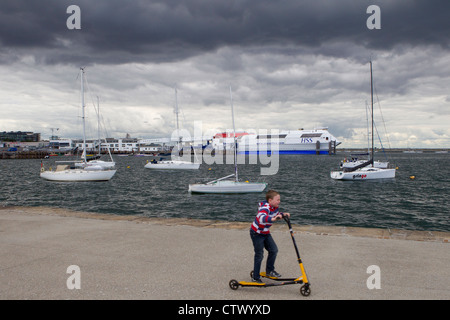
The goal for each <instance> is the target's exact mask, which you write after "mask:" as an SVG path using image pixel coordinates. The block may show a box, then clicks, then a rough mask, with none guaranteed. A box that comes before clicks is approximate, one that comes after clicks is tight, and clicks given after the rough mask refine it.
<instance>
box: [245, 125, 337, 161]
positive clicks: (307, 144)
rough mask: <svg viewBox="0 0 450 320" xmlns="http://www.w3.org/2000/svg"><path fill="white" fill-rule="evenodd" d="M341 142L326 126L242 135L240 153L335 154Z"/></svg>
mask: <svg viewBox="0 0 450 320" xmlns="http://www.w3.org/2000/svg"><path fill="white" fill-rule="evenodd" d="M339 144H341V142H340V141H338V140H337V139H336V138H335V137H334V136H333V135H332V134H331V133H330V132H329V131H328V128H326V127H324V128H314V129H313V130H304V129H299V130H287V131H280V132H279V133H278V134H266V135H259V134H247V135H242V136H241V137H240V139H239V141H238V154H259V153H266V154H271V153H272V152H277V153H278V154H335V153H336V147H337V146H338V145H339ZM272 149H273V150H272Z"/></svg>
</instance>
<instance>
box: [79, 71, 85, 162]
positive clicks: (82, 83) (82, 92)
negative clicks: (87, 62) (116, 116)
mask: <svg viewBox="0 0 450 320" xmlns="http://www.w3.org/2000/svg"><path fill="white" fill-rule="evenodd" d="M80 70H81V76H80V79H81V110H82V117H81V118H82V120H83V156H82V157H83V161H84V163H86V123H85V114H84V108H85V106H84V79H83V76H84V68H80Z"/></svg>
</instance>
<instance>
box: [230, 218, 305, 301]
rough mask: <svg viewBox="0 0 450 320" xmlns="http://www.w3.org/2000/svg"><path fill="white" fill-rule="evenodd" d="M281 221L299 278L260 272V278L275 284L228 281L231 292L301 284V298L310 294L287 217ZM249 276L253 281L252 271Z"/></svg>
mask: <svg viewBox="0 0 450 320" xmlns="http://www.w3.org/2000/svg"><path fill="white" fill-rule="evenodd" d="M283 219H284V220H285V221H286V223H287V225H288V227H289V232H290V234H291V238H292V242H293V243H294V248H295V252H296V253H297V262H298V265H299V266H300V271H301V274H302V275H301V276H300V277H298V278H276V277H271V276H269V275H267V274H266V273H265V272H261V273H260V276H261V277H263V278H267V279H271V280H274V281H276V282H273V283H266V282H263V283H258V282H249V281H237V280H234V279H233V280H230V282H229V285H230V288H231V289H232V290H237V289H238V288H239V287H240V286H241V287H258V288H267V287H277V286H284V285H288V284H303V286H301V287H300V293H301V295H302V296H304V297H307V296H309V295H310V294H311V288H310V283H309V281H308V277H307V276H306V272H305V268H304V267H303V262H302V259H301V258H300V253H299V252H298V247H297V244H296V242H295V238H294V231H293V230H292V225H291V222H290V220H289V218H288V217H283ZM250 276H251V277H252V279H253V271H252V272H250Z"/></svg>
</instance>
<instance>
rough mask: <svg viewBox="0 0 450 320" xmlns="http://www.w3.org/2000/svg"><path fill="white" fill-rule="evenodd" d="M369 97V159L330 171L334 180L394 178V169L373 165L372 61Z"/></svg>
mask: <svg viewBox="0 0 450 320" xmlns="http://www.w3.org/2000/svg"><path fill="white" fill-rule="evenodd" d="M370 89H371V90H370V95H371V102H372V104H371V105H372V110H371V118H372V133H371V135H372V148H371V152H370V159H369V160H368V161H366V162H363V163H361V164H357V165H355V166H353V167H350V168H345V167H344V168H342V170H339V171H331V172H330V176H331V178H332V179H336V180H375V179H390V178H395V169H392V168H379V167H376V166H375V165H374V146H373V145H374V120H373V73H372V61H370Z"/></svg>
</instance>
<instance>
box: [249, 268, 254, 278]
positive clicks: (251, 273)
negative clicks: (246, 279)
mask: <svg viewBox="0 0 450 320" xmlns="http://www.w3.org/2000/svg"><path fill="white" fill-rule="evenodd" d="M253 274H254V272H253V270H252V271H250V278H252V279H253Z"/></svg>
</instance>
